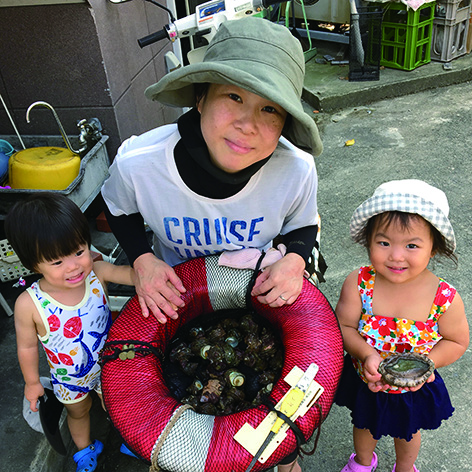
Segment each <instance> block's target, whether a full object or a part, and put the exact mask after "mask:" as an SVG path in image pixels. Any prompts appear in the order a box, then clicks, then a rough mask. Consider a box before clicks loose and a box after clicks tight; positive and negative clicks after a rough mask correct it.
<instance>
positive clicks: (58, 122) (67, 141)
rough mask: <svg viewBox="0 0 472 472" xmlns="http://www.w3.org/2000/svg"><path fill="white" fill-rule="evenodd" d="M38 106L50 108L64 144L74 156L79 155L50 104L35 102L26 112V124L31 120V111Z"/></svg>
mask: <svg viewBox="0 0 472 472" xmlns="http://www.w3.org/2000/svg"><path fill="white" fill-rule="evenodd" d="M36 106H43V107H46V108H49V109H50V110H51V111H52V114H53V115H54V118H55V119H56V121H57V124H58V125H59V130H60V132H61V135H62V137H63V139H64V142H65V143H66V146H67V148H68V149H69V151H70V152H73V153H74V154H79V151H75V150H74V149H72V146H71V144H70V141H69V138H68V137H67V134H66V132H65V131H64V128H63V126H62V123H61V120H59V116H57V113H56V110H54V108H53V107H52V106H51V105H49V103H47V102H34V103H32V104H31V105H30V106H29V107H28V110H26V122H27V123H29V122H30V119H29V114H30V111H31V110H32V109H33V108H34V107H36Z"/></svg>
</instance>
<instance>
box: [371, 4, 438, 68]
mask: <svg viewBox="0 0 472 472" xmlns="http://www.w3.org/2000/svg"><path fill="white" fill-rule="evenodd" d="M434 8H435V2H429V3H425V4H423V5H422V6H420V7H419V8H418V9H417V10H416V11H414V10H413V9H411V8H407V7H406V6H405V5H404V4H403V3H389V4H388V7H387V8H386V9H385V12H384V17H383V21H382V44H381V59H380V65H382V66H385V67H391V68H394V69H403V70H413V69H416V68H417V67H419V66H421V65H423V64H427V63H429V62H431V39H432V33H433V20H434Z"/></svg>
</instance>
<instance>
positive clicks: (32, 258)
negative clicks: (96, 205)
mask: <svg viewBox="0 0 472 472" xmlns="http://www.w3.org/2000/svg"><path fill="white" fill-rule="evenodd" d="M5 233H6V236H7V239H8V241H9V243H10V244H11V246H12V247H13V249H14V251H15V252H16V254H17V256H18V257H19V259H20V261H21V263H22V264H23V265H24V266H25V267H26V268H27V269H29V270H31V271H33V272H36V271H37V268H38V265H39V264H40V263H41V262H44V261H53V260H56V259H60V258H62V257H65V256H69V255H71V254H73V253H74V252H76V251H77V249H78V248H79V247H80V246H81V245H85V244H86V245H87V246H88V247H90V245H91V235H90V228H89V225H88V221H87V218H86V217H85V215H84V214H83V213H82V211H81V210H80V208H79V207H78V206H77V205H76V204H75V203H74V202H73V201H72V200H70V199H69V198H67V197H65V196H64V195H61V194H55V193H52V192H39V193H35V194H32V195H31V196H28V197H27V198H26V199H24V200H21V201H19V202H17V203H16V204H15V205H14V206H13V207H12V208H11V210H10V211H9V212H8V215H7V217H6V219H5Z"/></svg>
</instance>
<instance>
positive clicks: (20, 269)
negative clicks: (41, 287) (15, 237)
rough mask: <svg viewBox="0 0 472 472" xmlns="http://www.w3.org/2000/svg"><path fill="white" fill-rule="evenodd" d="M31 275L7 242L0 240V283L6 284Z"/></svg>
mask: <svg viewBox="0 0 472 472" xmlns="http://www.w3.org/2000/svg"><path fill="white" fill-rule="evenodd" d="M31 274H32V272H31V271H29V270H28V269H27V268H26V267H24V266H23V264H22V263H21V262H20V260H19V259H18V256H17V255H16V254H15V251H14V250H13V248H12V247H11V246H10V243H9V242H8V240H7V239H2V240H0V281H2V282H8V281H9V280H15V279H19V278H20V277H26V276H27V275H31Z"/></svg>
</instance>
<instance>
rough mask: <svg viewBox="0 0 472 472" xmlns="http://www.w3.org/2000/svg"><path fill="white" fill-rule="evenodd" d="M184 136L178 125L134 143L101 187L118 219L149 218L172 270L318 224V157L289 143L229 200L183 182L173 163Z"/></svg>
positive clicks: (263, 244) (262, 244) (267, 243)
mask: <svg viewBox="0 0 472 472" xmlns="http://www.w3.org/2000/svg"><path fill="white" fill-rule="evenodd" d="M179 139H180V134H179V132H178V130H177V125H176V124H172V125H165V126H162V127H159V128H156V129H154V130H151V131H149V132H147V133H144V134H142V135H141V136H133V137H131V138H129V139H128V140H126V141H125V142H124V143H123V144H122V145H121V146H120V148H119V150H118V153H117V156H116V158H115V160H114V162H113V164H112V165H111V166H110V177H109V178H108V179H107V180H106V182H105V183H104V185H103V188H102V195H103V198H104V200H105V202H106V204H107V206H108V208H109V210H110V212H111V213H112V214H113V215H114V216H120V215H130V214H133V213H140V214H141V215H142V216H143V218H144V220H145V222H146V223H147V224H148V225H149V227H150V228H151V229H152V231H153V233H154V252H155V253H156V255H157V256H158V257H159V258H161V259H162V260H164V261H165V262H167V263H168V264H169V265H171V266H174V265H176V264H178V263H180V262H184V261H185V260H188V259H191V258H193V257H198V256H202V255H209V254H214V253H219V252H222V251H227V250H237V249H242V248H247V247H253V248H258V249H267V248H269V247H270V245H271V241H272V240H273V239H274V238H275V237H276V236H277V235H278V234H286V233H288V232H290V231H293V230H295V229H298V228H302V227H304V226H309V225H314V224H316V217H317V212H318V211H317V203H316V191H317V185H318V179H317V174H316V169H315V163H314V159H313V157H312V156H311V155H310V154H308V153H306V152H304V151H301V150H300V149H298V148H296V147H295V146H293V145H292V144H291V143H290V142H288V141H287V140H286V139H285V138H283V137H282V138H281V139H280V141H279V145H278V146H277V149H276V150H275V152H274V153H273V155H272V157H271V158H270V159H269V161H268V162H267V163H266V164H265V165H263V166H262V168H261V169H259V171H257V172H256V173H255V174H254V175H253V176H252V177H251V179H250V180H249V182H248V183H247V184H246V186H245V187H244V188H243V189H242V190H241V191H239V192H238V193H237V194H236V195H233V196H231V197H228V198H224V199H212V198H208V197H203V196H201V195H198V194H196V193H195V192H193V191H192V190H190V189H189V188H188V187H187V186H186V185H185V183H184V182H183V180H182V178H181V177H180V175H179V172H178V170H177V166H176V164H175V159H174V147H175V145H176V144H177V142H178V141H179Z"/></svg>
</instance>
